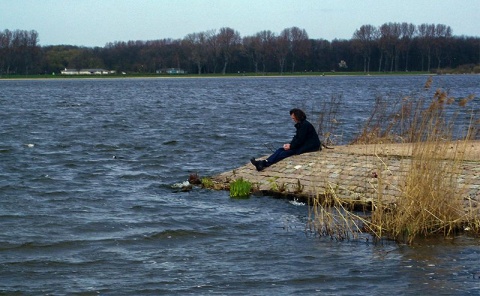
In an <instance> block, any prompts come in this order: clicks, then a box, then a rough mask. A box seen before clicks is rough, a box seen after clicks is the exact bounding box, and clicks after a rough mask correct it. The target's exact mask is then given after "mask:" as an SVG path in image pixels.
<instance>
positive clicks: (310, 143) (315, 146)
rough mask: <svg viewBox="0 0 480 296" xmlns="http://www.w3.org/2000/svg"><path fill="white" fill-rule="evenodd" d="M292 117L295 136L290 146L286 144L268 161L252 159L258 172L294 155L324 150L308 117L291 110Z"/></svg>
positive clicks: (298, 111) (296, 110)
mask: <svg viewBox="0 0 480 296" xmlns="http://www.w3.org/2000/svg"><path fill="white" fill-rule="evenodd" d="M290 117H291V118H292V120H293V121H294V122H295V129H296V132H295V136H294V137H293V139H292V141H291V142H290V143H289V144H284V145H283V147H282V148H278V149H277V150H276V151H275V152H274V153H273V154H272V155H270V156H269V157H268V158H267V159H266V160H255V158H252V159H250V162H251V163H252V164H253V165H254V166H255V168H256V169H257V171H262V170H263V169H264V168H266V167H269V166H271V165H272V164H274V163H276V162H279V161H280V160H282V159H285V158H287V157H289V156H292V155H298V154H302V153H306V152H314V151H319V150H322V146H321V144H320V139H319V138H318V134H317V131H316V130H315V128H314V127H313V125H312V124H311V123H310V122H308V121H307V115H305V112H303V111H302V110H300V109H296V108H295V109H292V110H290Z"/></svg>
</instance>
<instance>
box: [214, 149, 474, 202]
mask: <svg viewBox="0 0 480 296" xmlns="http://www.w3.org/2000/svg"><path fill="white" fill-rule="evenodd" d="M445 145H448V146H446V152H445V154H444V155H442V159H441V160H440V161H444V162H446V165H450V163H451V164H452V165H454V162H455V161H456V163H455V166H456V167H458V173H457V174H456V181H457V185H458V186H457V188H458V190H457V193H458V197H460V198H462V199H464V201H465V204H466V206H467V204H468V205H470V206H471V205H472V204H473V205H474V207H476V208H480V206H479V205H478V204H479V202H480V141H471V142H451V143H447V144H445ZM413 149H414V146H413V145H412V144H375V145H348V146H335V147H334V148H333V149H323V150H322V151H319V152H314V153H306V154H302V155H296V156H292V157H289V158H287V159H284V160H283V161H280V162H278V163H276V164H274V165H272V166H270V167H268V168H266V169H265V170H263V171H261V172H258V171H256V169H255V167H254V166H253V165H252V164H250V163H249V162H248V163H247V164H245V165H244V166H242V167H239V168H235V169H233V170H231V171H227V172H224V173H222V174H219V175H217V176H214V177H213V178H212V180H213V181H214V182H215V183H216V184H217V186H218V187H220V188H224V189H228V188H229V184H230V182H232V181H234V180H236V179H239V178H243V179H244V180H247V181H249V182H251V183H252V184H253V185H254V186H253V187H254V188H255V189H256V190H259V191H262V192H264V193H266V194H272V195H280V196H281V195H284V196H288V197H291V198H300V197H303V198H305V197H308V196H316V195H319V194H320V195H321V194H323V193H325V192H326V191H328V190H330V189H333V190H334V191H335V193H336V195H337V196H338V197H339V198H340V199H342V200H344V201H346V202H352V203H358V204H369V203H371V201H372V199H374V198H376V197H377V196H378V193H379V192H381V193H382V196H383V197H388V198H389V199H390V202H394V201H395V199H396V198H398V197H400V196H402V190H403V183H404V180H405V176H406V175H407V174H408V170H409V168H410V167H411V162H412V150H413ZM460 154H461V155H460ZM257 159H262V158H257ZM458 159H461V162H458ZM247 161H248V160H247ZM387 202H388V201H387ZM479 211H480V209H479Z"/></svg>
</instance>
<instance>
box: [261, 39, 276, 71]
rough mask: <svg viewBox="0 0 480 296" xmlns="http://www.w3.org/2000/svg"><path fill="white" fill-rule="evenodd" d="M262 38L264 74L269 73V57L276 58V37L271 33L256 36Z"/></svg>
mask: <svg viewBox="0 0 480 296" xmlns="http://www.w3.org/2000/svg"><path fill="white" fill-rule="evenodd" d="M256 36H257V37H258V38H260V60H261V63H262V72H264V73H265V72H267V67H266V64H267V60H268V58H269V57H273V56H275V50H274V48H275V42H276V38H277V37H276V36H275V34H274V33H272V32H271V31H268V30H267V31H261V32H259V33H257V34H256Z"/></svg>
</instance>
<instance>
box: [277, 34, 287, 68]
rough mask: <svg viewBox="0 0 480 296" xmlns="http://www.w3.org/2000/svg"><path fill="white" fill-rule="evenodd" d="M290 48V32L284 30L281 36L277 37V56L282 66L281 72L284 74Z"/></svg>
mask: <svg viewBox="0 0 480 296" xmlns="http://www.w3.org/2000/svg"><path fill="white" fill-rule="evenodd" d="M289 50H290V48H289V41H288V32H286V31H285V30H284V31H283V32H282V33H281V34H280V36H278V37H277V38H275V56H276V57H277V60H278V63H279V66H280V74H283V71H284V69H285V62H286V60H287V55H288V52H289Z"/></svg>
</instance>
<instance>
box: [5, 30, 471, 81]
mask: <svg viewBox="0 0 480 296" xmlns="http://www.w3.org/2000/svg"><path fill="white" fill-rule="evenodd" d="M479 65H480V37H478V36H477V37H468V36H453V35H452V29H451V28H450V27H449V26H447V25H442V24H422V25H419V26H416V25H414V24H410V23H385V24H383V25H381V26H379V27H375V26H372V25H363V26H361V27H360V28H359V29H357V30H356V31H355V32H354V33H353V35H352V38H351V39H350V40H338V39H335V40H333V41H327V40H323V39H310V38H309V37H308V34H307V32H306V31H305V30H304V29H300V28H298V27H292V28H287V29H284V30H283V31H282V32H281V33H280V34H278V35H277V34H275V33H273V32H271V31H261V32H259V33H257V34H255V35H253V36H246V37H241V36H240V33H239V32H237V31H235V30H234V29H232V28H228V27H225V28H221V29H219V30H209V31H205V32H199V33H192V34H189V35H187V36H186V37H185V38H183V39H161V40H153V41H128V42H123V41H116V42H113V43H108V44H106V45H105V46H104V47H93V48H92V47H79V46H72V45H55V46H40V45H39V34H38V33H37V32H36V31H34V30H32V31H24V30H14V31H10V30H4V31H0V74H30V75H32V74H51V73H59V72H60V71H61V70H63V69H65V68H69V69H85V68H88V69H92V68H102V69H107V70H115V71H117V73H121V72H125V73H157V72H158V71H161V70H162V69H167V68H179V69H183V70H185V71H187V72H188V73H198V74H204V73H223V74H226V73H238V72H240V73H243V72H256V73H268V72H270V73H285V72H294V73H295V72H330V71H349V72H366V73H368V72H398V71H424V72H425V71H428V72H433V71H451V69H455V71H457V72H462V73H465V72H467V73H472V72H475V73H479V72H480V66H479Z"/></svg>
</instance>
